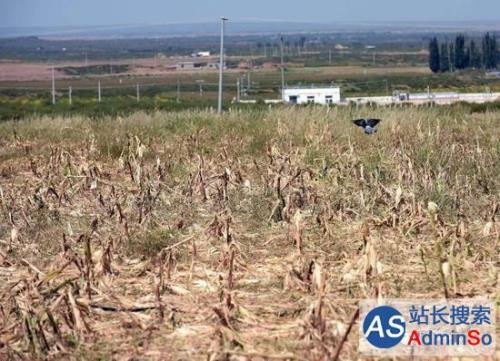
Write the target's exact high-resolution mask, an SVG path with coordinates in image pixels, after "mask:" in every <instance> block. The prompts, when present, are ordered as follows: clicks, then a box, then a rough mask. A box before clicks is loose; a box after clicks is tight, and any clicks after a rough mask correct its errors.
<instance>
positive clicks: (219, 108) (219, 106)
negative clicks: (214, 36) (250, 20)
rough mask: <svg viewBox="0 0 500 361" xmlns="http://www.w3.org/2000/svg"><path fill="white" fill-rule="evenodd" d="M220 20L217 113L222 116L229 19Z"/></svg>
mask: <svg viewBox="0 0 500 361" xmlns="http://www.w3.org/2000/svg"><path fill="white" fill-rule="evenodd" d="M220 20H221V23H220V63H219V101H218V104H217V113H219V114H222V86H223V80H224V23H225V22H226V21H227V20H228V19H227V18H224V17H222V18H221V19H220Z"/></svg>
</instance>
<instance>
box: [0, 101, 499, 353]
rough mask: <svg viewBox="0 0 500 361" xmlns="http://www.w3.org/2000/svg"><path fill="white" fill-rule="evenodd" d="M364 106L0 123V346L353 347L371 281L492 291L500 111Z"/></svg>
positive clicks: (36, 349)
mask: <svg viewBox="0 0 500 361" xmlns="http://www.w3.org/2000/svg"><path fill="white" fill-rule="evenodd" d="M363 112H364V110H361V111H360V113H357V112H355V111H354V110H350V109H347V108H345V109H327V108H316V107H312V108H286V109H279V110H270V111H267V110H260V111H253V112H251V111H246V112H245V111H233V112H229V113H226V114H225V115H224V116H223V117H222V118H219V117H218V116H217V115H215V114H213V113H209V112H194V111H186V112H180V113H155V114H149V115H146V114H142V113H136V114H133V115H131V116H129V117H126V118H123V119H122V118H117V119H111V118H110V119H103V120H100V121H95V120H94V121H92V120H88V119H85V118H79V117H73V118H67V119H63V118H39V119H33V120H30V121H21V122H6V123H2V124H0V145H1V148H0V149H1V150H0V212H1V213H0V217H1V222H0V300H1V303H0V358H2V359H134V355H141V356H140V357H138V358H137V357H136V358H135V359H158V360H159V359H162V360H170V359H172V360H180V359H205V360H264V359H290V360H291V359H311V360H326V359H329V360H331V359H336V357H337V356H338V354H339V353H340V355H341V356H340V359H343V360H347V359H357V358H358V357H359V355H358V354H357V337H358V335H357V326H356V324H355V322H356V315H357V301H358V300H360V299H363V298H373V297H382V298H383V297H433V298H436V297H437V298H439V297H474V296H481V295H483V296H484V295H486V296H489V297H492V298H493V299H495V300H496V302H497V304H498V299H499V295H500V293H499V285H498V272H499V263H498V262H499V260H498V254H499V253H500V252H499V250H500V249H499V243H498V241H499V227H498V217H499V207H500V199H499V193H498V181H499V179H498V173H499V170H500V163H499V162H500V161H499V159H500V145H499V144H500V143H499V135H500V128H499V127H498V122H499V117H500V113H498V112H486V113H484V114H471V115H469V114H463V113H461V112H460V111H459V109H457V108H454V109H451V108H450V109H449V108H434V109H390V110H389V109H376V110H372V114H370V115H375V116H378V117H381V118H383V119H384V121H383V122H382V125H381V129H380V131H379V133H378V134H377V135H376V136H373V137H366V136H364V135H363V134H362V132H360V131H359V129H355V128H354V127H353V126H352V125H351V124H350V122H349V120H350V119H351V118H352V117H354V116H356V117H357V116H360V115H368V114H363ZM352 325H354V327H352V329H350V326H352ZM497 356H498V355H497Z"/></svg>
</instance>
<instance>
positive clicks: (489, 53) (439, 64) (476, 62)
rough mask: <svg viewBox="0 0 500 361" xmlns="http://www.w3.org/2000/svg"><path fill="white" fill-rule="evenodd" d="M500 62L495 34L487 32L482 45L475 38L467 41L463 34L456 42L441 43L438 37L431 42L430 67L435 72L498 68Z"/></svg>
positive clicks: (458, 36)
mask: <svg viewBox="0 0 500 361" xmlns="http://www.w3.org/2000/svg"><path fill="white" fill-rule="evenodd" d="M499 62H500V54H499V49H498V43H497V39H496V36H495V35H490V33H486V35H484V36H483V38H482V41H481V45H478V44H477V43H476V42H475V41H474V40H470V41H469V42H466V41H465V37H464V36H463V35H462V34H459V35H457V37H456V38H455V42H447V41H446V42H443V43H441V44H439V42H438V40H437V38H433V39H431V41H430V43H429V67H430V69H431V70H432V72H434V73H438V72H449V71H455V70H463V69H469V68H470V69H496V68H497V66H498V63H499Z"/></svg>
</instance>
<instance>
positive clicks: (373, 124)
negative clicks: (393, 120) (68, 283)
mask: <svg viewBox="0 0 500 361" xmlns="http://www.w3.org/2000/svg"><path fill="white" fill-rule="evenodd" d="M380 122H381V120H380V119H368V121H367V122H366V124H367V125H369V126H370V127H372V128H375V127H376V126H377V124H378V123H380Z"/></svg>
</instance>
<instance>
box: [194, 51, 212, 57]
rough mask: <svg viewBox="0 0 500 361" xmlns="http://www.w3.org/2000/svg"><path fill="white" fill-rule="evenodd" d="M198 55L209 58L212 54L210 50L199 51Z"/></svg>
mask: <svg viewBox="0 0 500 361" xmlns="http://www.w3.org/2000/svg"><path fill="white" fill-rule="evenodd" d="M196 56H197V57H199V58H208V57H209V56H210V52H209V51H199V52H198V53H196Z"/></svg>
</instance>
